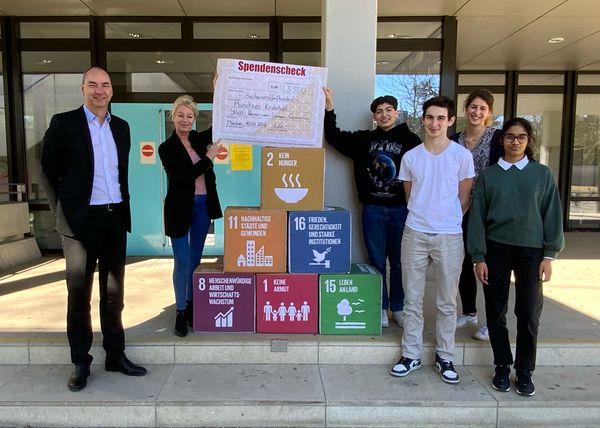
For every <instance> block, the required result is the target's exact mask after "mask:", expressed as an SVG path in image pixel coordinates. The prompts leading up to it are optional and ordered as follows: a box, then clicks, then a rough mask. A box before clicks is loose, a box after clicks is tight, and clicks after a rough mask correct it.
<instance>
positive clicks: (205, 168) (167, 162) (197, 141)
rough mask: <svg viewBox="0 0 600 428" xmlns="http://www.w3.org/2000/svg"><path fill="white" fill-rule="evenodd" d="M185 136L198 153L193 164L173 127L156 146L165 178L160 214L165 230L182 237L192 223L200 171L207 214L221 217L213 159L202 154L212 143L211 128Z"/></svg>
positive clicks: (174, 236) (172, 236)
mask: <svg viewBox="0 0 600 428" xmlns="http://www.w3.org/2000/svg"><path fill="white" fill-rule="evenodd" d="M189 140H190V142H191V143H192V148H193V149H194V151H195V152H196V153H197V154H198V156H199V157H200V160H199V161H198V162H197V163H195V164H194V163H192V159H191V158H190V155H189V154H188V152H187V150H186V149H185V147H184V146H183V143H182V142H181V140H179V137H178V136H177V134H176V133H175V131H173V133H172V134H171V136H170V137H169V138H168V139H167V140H166V141H165V142H163V143H162V144H161V145H160V146H159V147H158V155H159V156H160V160H161V161H162V164H163V167H164V168H165V171H166V173H167V178H168V187H167V196H166V198H165V208H164V215H165V234H166V235H167V236H170V237H171V238H180V237H182V236H183V235H185V234H186V233H187V231H188V229H189V228H190V225H191V224H192V211H193V208H194V193H195V191H196V178H197V177H199V176H201V175H202V174H204V182H205V183H206V198H207V208H208V216H209V217H210V218H211V219H216V218H221V217H223V213H222V212H221V204H220V203H219V195H218V194H217V179H216V176H215V171H214V169H213V163H212V161H211V160H210V159H209V158H208V157H206V149H207V147H208V145H209V144H211V143H212V128H209V129H207V130H206V131H202V132H196V131H193V130H192V131H190V135H189Z"/></svg>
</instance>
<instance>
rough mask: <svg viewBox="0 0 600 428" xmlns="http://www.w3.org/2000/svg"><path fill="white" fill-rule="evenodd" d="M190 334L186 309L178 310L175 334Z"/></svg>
mask: <svg viewBox="0 0 600 428" xmlns="http://www.w3.org/2000/svg"><path fill="white" fill-rule="evenodd" d="M187 334H188V328H187V324H186V322H185V311H177V315H176V316H175V335H176V336H179V337H185V336H187Z"/></svg>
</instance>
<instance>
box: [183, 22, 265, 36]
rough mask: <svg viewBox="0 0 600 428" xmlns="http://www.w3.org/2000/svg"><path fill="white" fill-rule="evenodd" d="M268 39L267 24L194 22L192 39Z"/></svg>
mask: <svg viewBox="0 0 600 428" xmlns="http://www.w3.org/2000/svg"><path fill="white" fill-rule="evenodd" d="M268 38H269V23H268V22H194V39H251V40H266V39H268Z"/></svg>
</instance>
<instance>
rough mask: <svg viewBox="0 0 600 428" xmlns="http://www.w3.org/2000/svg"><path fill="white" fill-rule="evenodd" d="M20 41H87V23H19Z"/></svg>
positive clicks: (88, 27) (88, 35)
mask: <svg viewBox="0 0 600 428" xmlns="http://www.w3.org/2000/svg"><path fill="white" fill-rule="evenodd" d="M19 36H20V37H21V38H22V39H89V38H90V24H89V23H88V22H21V24H20V26H19Z"/></svg>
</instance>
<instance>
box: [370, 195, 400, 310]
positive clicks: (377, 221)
mask: <svg viewBox="0 0 600 428" xmlns="http://www.w3.org/2000/svg"><path fill="white" fill-rule="evenodd" d="M407 215H408V208H406V205H395V206H389V207H388V206H385V205H372V204H365V205H363V213H362V222H363V239H364V241H365V246H366V247H367V253H368V254H369V262H370V263H371V264H372V265H373V267H374V268H375V269H377V270H378V271H379V272H380V273H381V277H382V286H383V293H382V300H381V307H382V309H388V307H389V309H390V310H392V311H393V312H395V311H401V310H402V309H403V308H404V289H403V287H402V268H401V266H400V248H401V246H402V233H403V232H404V224H405V223H406V216H407ZM386 261H389V263H390V291H389V295H388V288H387V275H386Z"/></svg>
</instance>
